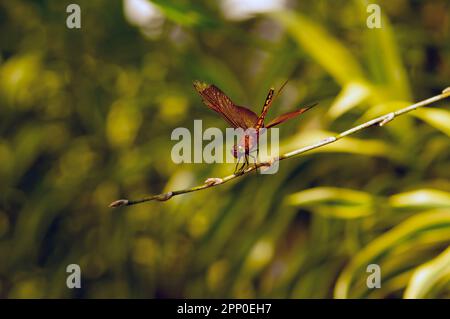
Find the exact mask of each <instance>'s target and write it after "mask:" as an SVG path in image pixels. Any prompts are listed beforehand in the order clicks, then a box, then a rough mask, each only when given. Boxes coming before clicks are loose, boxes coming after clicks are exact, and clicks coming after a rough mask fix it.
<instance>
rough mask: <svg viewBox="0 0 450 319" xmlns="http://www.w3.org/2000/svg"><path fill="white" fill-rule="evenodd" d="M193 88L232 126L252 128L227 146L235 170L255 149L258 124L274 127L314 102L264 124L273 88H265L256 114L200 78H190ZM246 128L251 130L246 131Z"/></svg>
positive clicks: (257, 137) (259, 125) (271, 101)
mask: <svg viewBox="0 0 450 319" xmlns="http://www.w3.org/2000/svg"><path fill="white" fill-rule="evenodd" d="M286 83H287V82H285V83H284V84H283V85H282V86H281V88H280V89H279V90H278V92H277V95H276V96H278V95H279V94H280V92H281V90H282V89H283V87H284V86H285V85H286ZM194 88H195V89H196V90H197V92H198V93H199V94H200V95H201V97H202V99H203V103H205V105H206V106H207V107H209V108H210V109H212V110H213V111H215V112H217V113H219V114H220V115H221V116H222V117H223V118H224V119H225V121H227V123H228V124H230V125H231V126H232V127H233V128H242V129H243V130H244V131H246V130H248V129H252V128H253V129H254V130H248V131H246V133H245V134H244V135H243V136H242V138H241V140H240V141H239V142H238V143H237V144H235V145H234V146H233V148H232V150H231V152H232V154H233V156H234V157H235V158H237V160H238V161H237V163H236V168H235V173H236V172H243V170H244V169H245V168H246V167H247V165H248V164H249V156H251V157H253V156H252V155H251V154H250V153H251V152H253V151H255V149H256V150H257V145H258V144H259V130H260V129H261V128H266V129H269V128H271V127H274V126H276V125H278V124H281V123H283V122H284V121H286V120H289V119H291V118H293V117H295V116H297V115H300V114H302V113H305V112H306V111H308V110H309V109H310V108H312V107H313V106H315V105H316V104H317V103H314V104H312V105H309V106H306V107H304V108H301V109H299V110H297V111H293V112H289V113H285V114H282V115H280V116H278V117H276V118H275V119H273V120H272V121H271V122H269V123H268V124H267V125H264V119H265V117H266V114H267V111H269V108H270V106H271V105H272V103H273V101H274V99H275V97H276V96H275V95H274V92H275V89H274V88H271V89H270V90H269V93H268V94H267V97H266V101H265V102H264V106H263V108H262V111H261V114H260V115H259V116H258V115H256V114H255V112H253V111H252V110H250V109H248V108H246V107H243V106H239V105H236V104H234V103H233V101H231V99H230V98H229V97H228V96H227V95H226V94H225V93H223V92H222V91H221V90H220V89H219V88H218V87H217V86H215V85H210V84H207V83H204V82H200V81H194ZM249 131H250V132H255V133H248V132H249ZM255 142H256V143H255ZM241 158H244V159H245V162H244V163H243V165H242V166H241V168H240V169H239V170H237V167H238V164H239V161H240V159H241Z"/></svg>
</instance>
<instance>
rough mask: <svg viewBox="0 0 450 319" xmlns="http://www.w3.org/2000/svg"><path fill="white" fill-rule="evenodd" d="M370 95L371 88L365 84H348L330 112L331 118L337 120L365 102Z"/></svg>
mask: <svg viewBox="0 0 450 319" xmlns="http://www.w3.org/2000/svg"><path fill="white" fill-rule="evenodd" d="M369 94H370V88H369V87H368V85H366V84H364V83H358V82H351V83H349V84H346V85H345V87H344V88H343V89H342V91H341V92H340V93H339V95H338V96H337V97H336V99H335V100H334V102H333V104H332V105H331V106H330V109H329V110H328V115H329V116H330V117H331V118H337V117H339V116H340V115H342V114H344V113H345V112H347V111H348V110H350V109H352V108H353V107H355V106H357V105H358V104H359V103H361V102H362V101H364V100H365V99H366V98H367V97H368V95H369Z"/></svg>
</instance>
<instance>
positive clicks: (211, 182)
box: [205, 177, 223, 186]
mask: <svg viewBox="0 0 450 319" xmlns="http://www.w3.org/2000/svg"><path fill="white" fill-rule="evenodd" d="M222 183H223V179H221V178H217V177H210V178H207V179H206V180H205V184H206V185H208V186H213V185H219V184H222Z"/></svg>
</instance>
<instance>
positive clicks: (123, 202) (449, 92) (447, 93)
mask: <svg viewBox="0 0 450 319" xmlns="http://www.w3.org/2000/svg"><path fill="white" fill-rule="evenodd" d="M448 97H450V87H448V88H446V89H445V90H443V91H442V93H441V94H439V95H436V96H433V97H431V98H428V99H426V100H423V101H420V102H418V103H415V104H412V105H410V106H408V107H405V108H402V109H400V110H397V111H395V112H391V113H388V114H385V115H383V116H380V117H377V118H375V119H373V120H370V121H368V122H365V123H363V124H361V125H358V126H355V127H353V128H351V129H349V130H347V131H344V132H342V133H340V134H338V135H336V136H330V137H327V138H325V139H323V140H321V141H319V142H318V143H315V144H312V145H309V146H305V147H302V148H299V149H297V150H295V151H292V152H289V153H286V154H283V155H280V156H278V157H274V158H272V159H270V160H269V161H266V162H260V163H256V164H255V165H252V166H249V167H247V168H246V169H245V170H244V171H243V172H240V173H238V174H233V175H229V176H226V177H223V178H208V179H207V180H206V181H205V182H204V184H203V185H199V186H195V187H192V188H187V189H182V190H178V191H172V192H168V193H162V194H158V195H153V196H149V197H144V198H142V199H138V200H128V199H119V200H116V201H114V202H112V203H111V204H110V205H109V207H120V206H131V205H136V204H139V203H143V202H148V201H153V200H157V201H166V200H169V199H171V198H172V197H173V196H176V195H181V194H186V193H191V192H196V191H200V190H203V189H207V188H211V187H214V186H218V185H222V184H225V183H226V182H229V181H231V180H233V179H235V178H238V177H240V176H243V175H246V174H248V173H250V172H252V171H254V170H255V169H258V168H260V167H267V166H271V165H272V164H273V163H274V162H276V161H281V160H284V159H287V158H291V157H294V156H297V155H300V154H303V153H306V152H308V151H311V150H313V149H316V148H319V147H322V146H324V145H327V144H331V143H334V142H336V141H337V140H339V139H341V138H343V137H345V136H348V135H351V134H354V133H356V132H359V131H361V130H363V129H365V128H368V127H370V126H373V125H379V126H384V125H386V124H387V123H389V122H391V121H392V120H394V119H395V118H396V117H397V116H400V115H402V114H405V113H408V112H411V111H414V110H415V109H417V108H419V107H423V106H426V105H429V104H432V103H434V102H437V101H441V100H443V99H445V98H448Z"/></svg>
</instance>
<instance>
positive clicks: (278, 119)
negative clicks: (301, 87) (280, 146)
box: [266, 103, 317, 128]
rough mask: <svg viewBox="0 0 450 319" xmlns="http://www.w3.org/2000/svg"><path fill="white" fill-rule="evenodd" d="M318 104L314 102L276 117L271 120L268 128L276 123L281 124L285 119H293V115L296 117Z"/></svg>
mask: <svg viewBox="0 0 450 319" xmlns="http://www.w3.org/2000/svg"><path fill="white" fill-rule="evenodd" d="M316 105H317V103H314V104H312V105H309V106H307V107H304V108H301V109H299V110H297V111H293V112H289V113H285V114H282V115H280V116H278V117H276V118H274V119H273V120H272V121H270V123H269V124H267V125H266V128H271V127H274V126H275V125H278V124H281V123H283V122H284V121H287V120H289V119H291V118H293V117H296V116H297V115H300V114H302V113H305V112H306V111H308V110H309V109H311V108H312V107H313V106H316Z"/></svg>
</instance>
